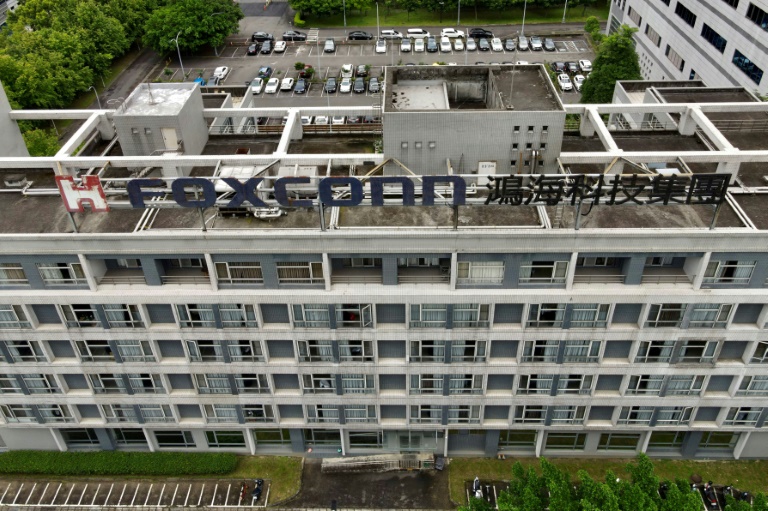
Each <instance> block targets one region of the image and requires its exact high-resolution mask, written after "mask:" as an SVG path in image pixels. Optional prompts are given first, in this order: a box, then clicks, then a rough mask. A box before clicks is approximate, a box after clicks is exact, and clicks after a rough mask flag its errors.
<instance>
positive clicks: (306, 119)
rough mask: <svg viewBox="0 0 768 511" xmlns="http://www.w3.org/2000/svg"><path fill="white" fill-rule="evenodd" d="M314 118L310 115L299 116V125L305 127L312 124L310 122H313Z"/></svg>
mask: <svg viewBox="0 0 768 511" xmlns="http://www.w3.org/2000/svg"><path fill="white" fill-rule="evenodd" d="M314 120H315V118H314V117H312V116H311V115H302V116H301V125H302V126H306V125H307V124H312V121H314Z"/></svg>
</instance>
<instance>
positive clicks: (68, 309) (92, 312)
mask: <svg viewBox="0 0 768 511" xmlns="http://www.w3.org/2000/svg"><path fill="white" fill-rule="evenodd" d="M59 310H60V311H61V316H62V318H63V319H64V325H66V327H67V328H102V324H101V320H100V319H99V315H98V314H97V313H96V308H95V307H94V306H93V305H91V304H63V305H59Z"/></svg>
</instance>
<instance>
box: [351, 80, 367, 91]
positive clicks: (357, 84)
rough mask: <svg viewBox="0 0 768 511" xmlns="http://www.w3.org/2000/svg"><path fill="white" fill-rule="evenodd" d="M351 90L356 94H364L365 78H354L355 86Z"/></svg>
mask: <svg viewBox="0 0 768 511" xmlns="http://www.w3.org/2000/svg"><path fill="white" fill-rule="evenodd" d="M352 90H353V91H354V92H355V93H356V94H362V93H363V92H365V78H363V77H359V78H355V85H354V86H353V87H352Z"/></svg>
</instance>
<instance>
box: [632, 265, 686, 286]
mask: <svg viewBox="0 0 768 511" xmlns="http://www.w3.org/2000/svg"><path fill="white" fill-rule="evenodd" d="M640 283H641V284H690V283H691V279H690V277H688V275H686V273H685V272H684V271H683V270H682V269H681V268H646V269H645V271H644V272H643V277H642V279H641V281H640Z"/></svg>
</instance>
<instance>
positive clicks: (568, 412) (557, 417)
mask: <svg viewBox="0 0 768 511" xmlns="http://www.w3.org/2000/svg"><path fill="white" fill-rule="evenodd" d="M586 411H587V407H586V406H553V407H552V410H551V415H552V424H583V423H584V416H585V414H586Z"/></svg>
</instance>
